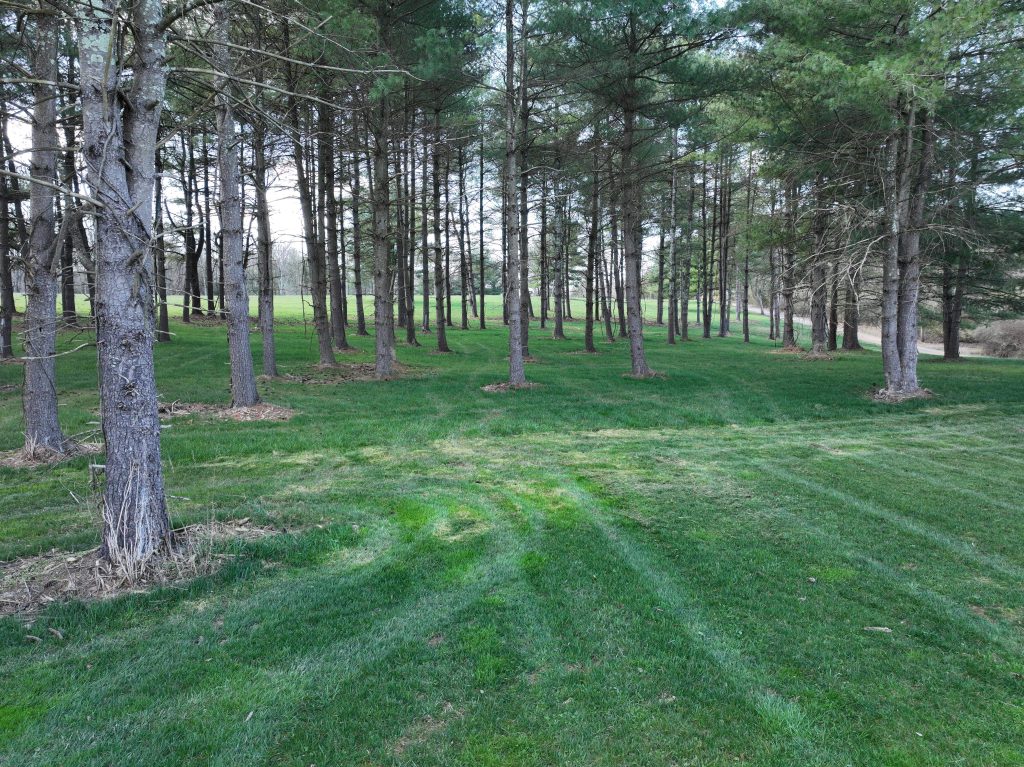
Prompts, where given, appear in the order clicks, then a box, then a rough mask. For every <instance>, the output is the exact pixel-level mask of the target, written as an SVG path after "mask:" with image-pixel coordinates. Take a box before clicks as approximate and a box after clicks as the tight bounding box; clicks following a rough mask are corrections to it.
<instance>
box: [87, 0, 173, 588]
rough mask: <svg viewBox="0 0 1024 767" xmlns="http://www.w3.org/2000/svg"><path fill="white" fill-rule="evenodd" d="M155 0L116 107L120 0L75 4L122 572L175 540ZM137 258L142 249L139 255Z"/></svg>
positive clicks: (106, 528)
mask: <svg viewBox="0 0 1024 767" xmlns="http://www.w3.org/2000/svg"><path fill="white" fill-rule="evenodd" d="M161 11H162V8H161V3H160V0H139V2H137V3H135V4H134V5H133V6H132V9H131V15H132V21H133V32H134V35H133V36H134V43H135V44H134V48H133V50H134V60H133V61H132V69H133V72H134V81H133V83H132V86H131V91H130V92H129V94H128V95H127V105H126V108H125V111H124V113H123V114H122V112H121V110H120V109H119V108H116V107H115V105H117V104H118V103H119V97H118V96H119V94H118V84H119V82H120V73H121V66H120V62H119V61H117V60H116V59H112V58H111V57H112V55H114V56H116V53H113V52H115V51H117V50H118V46H116V45H115V44H114V29H113V26H114V24H113V19H114V18H115V16H116V15H117V12H118V8H117V0H96V2H93V3H92V4H90V5H82V6H79V8H78V11H77V14H78V15H77V18H76V23H77V26H78V33H79V51H80V60H81V107H82V123H83V154H84V157H85V162H86V166H87V168H88V181H89V185H90V187H91V188H92V196H93V197H94V198H95V199H96V200H98V201H99V203H100V205H101V206H102V208H101V209H100V211H99V212H98V213H99V214H98V215H97V216H96V220H95V231H96V246H95V254H96V325H97V329H96V341H97V348H98V351H99V385H100V419H101V421H102V425H103V437H104V442H105V444H106V482H105V487H104V493H103V547H102V552H103V555H104V556H105V557H106V558H107V559H109V560H111V561H113V562H115V563H116V564H118V565H121V566H122V567H124V568H125V569H126V570H127V572H128V573H129V574H131V573H132V572H135V571H136V570H137V567H138V565H139V563H140V562H142V561H144V560H145V559H147V558H148V557H150V556H151V555H153V554H154V553H156V552H158V551H160V550H161V549H163V548H166V547H167V546H169V545H170V543H171V528H170V520H169V518H168V516H167V508H166V504H165V499H164V485H163V471H162V468H161V465H160V419H159V417H158V416H157V393H156V380H155V376H154V366H153V298H152V296H153V290H152V274H151V273H150V268H149V265H150V264H151V263H152V259H151V258H149V257H148V255H149V254H148V253H147V251H148V249H149V248H150V243H151V239H152V232H151V230H150V228H151V226H152V221H153V215H152V214H153V210H152V195H153V174H154V161H155V157H154V155H155V147H156V139H157V131H158V128H159V125H160V109H161V106H162V103H163V96H164V84H165V77H166V75H165V69H164V65H165V49H166V42H165V39H164V33H163V32H162V31H161V30H160V29H159V27H158V24H159V22H160V18H161ZM140 255H141V256H142V257H140Z"/></svg>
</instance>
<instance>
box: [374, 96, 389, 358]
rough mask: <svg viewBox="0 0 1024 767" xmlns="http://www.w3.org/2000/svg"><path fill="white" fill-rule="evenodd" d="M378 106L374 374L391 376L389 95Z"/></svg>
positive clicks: (380, 97) (375, 176) (376, 120)
mask: <svg viewBox="0 0 1024 767" xmlns="http://www.w3.org/2000/svg"><path fill="white" fill-rule="evenodd" d="M379 99H380V101H379V102H378V104H376V106H375V108H374V112H375V118H374V120H373V121H372V122H373V124H372V125H371V131H370V132H371V133H372V135H373V145H372V152H373V189H372V191H371V197H372V200H371V203H372V207H373V301H374V304H373V325H374V330H375V333H376V338H375V339H374V341H375V344H374V345H375V349H376V361H375V364H374V375H375V376H376V377H377V378H390V377H391V375H392V374H393V373H394V362H395V329H394V322H395V317H394V296H393V294H392V289H391V281H392V273H391V261H390V253H389V244H390V243H389V238H388V224H389V221H388V215H389V213H388V211H389V203H390V200H389V195H390V191H389V190H390V185H389V183H388V143H389V139H388V128H389V121H390V119H391V118H390V114H389V109H388V96H387V94H381V95H380V96H379Z"/></svg>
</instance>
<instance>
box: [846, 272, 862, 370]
mask: <svg viewBox="0 0 1024 767" xmlns="http://www.w3.org/2000/svg"><path fill="white" fill-rule="evenodd" d="M857 279H858V277H857V276H850V277H848V278H847V280H846V290H845V293H844V299H845V300H844V303H843V349H844V350H846V351H856V350H858V349H860V348H861V345H860V340H859V339H858V338H857V332H858V329H859V327H858V326H859V325H860V307H859V306H858V301H859V299H858V296H857V293H858V289H859V285H858V284H857Z"/></svg>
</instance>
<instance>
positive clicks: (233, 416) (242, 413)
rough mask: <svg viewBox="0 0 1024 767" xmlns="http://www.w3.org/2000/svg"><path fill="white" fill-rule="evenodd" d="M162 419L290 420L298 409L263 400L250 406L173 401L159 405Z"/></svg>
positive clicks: (158, 410) (158, 408)
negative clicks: (193, 417) (187, 417)
mask: <svg viewBox="0 0 1024 767" xmlns="http://www.w3.org/2000/svg"><path fill="white" fill-rule="evenodd" d="M157 412H158V413H159V415H160V418H161V419H164V420H166V419H169V418H177V417H179V416H185V415H206V416H210V417H212V418H220V419H222V420H225V421H289V420H291V419H292V417H293V416H295V413H296V411H294V410H292V409H291V408H288V407H282V406H281V405H273V404H271V403H269V402H261V403H259V404H258V405H252V406H250V407H225V406H224V405H209V404H206V403H204V402H177V401H175V402H171V403H169V404H160V405H159V406H157Z"/></svg>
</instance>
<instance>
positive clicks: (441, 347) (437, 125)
mask: <svg viewBox="0 0 1024 767" xmlns="http://www.w3.org/2000/svg"><path fill="white" fill-rule="evenodd" d="M509 2H512V0H509ZM430 157H431V166H432V167H431V169H430V177H431V178H430V181H431V184H432V187H431V192H432V194H433V200H434V217H433V218H434V220H433V224H434V322H435V324H436V325H437V350H438V351H439V352H450V351H451V349H449V348H448V337H447V334H446V324H447V323H446V322H445V314H444V266H443V263H444V259H443V258H442V256H441V110H440V109H439V108H436V107H435V109H434V141H433V144H432V146H431V147H430Z"/></svg>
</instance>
